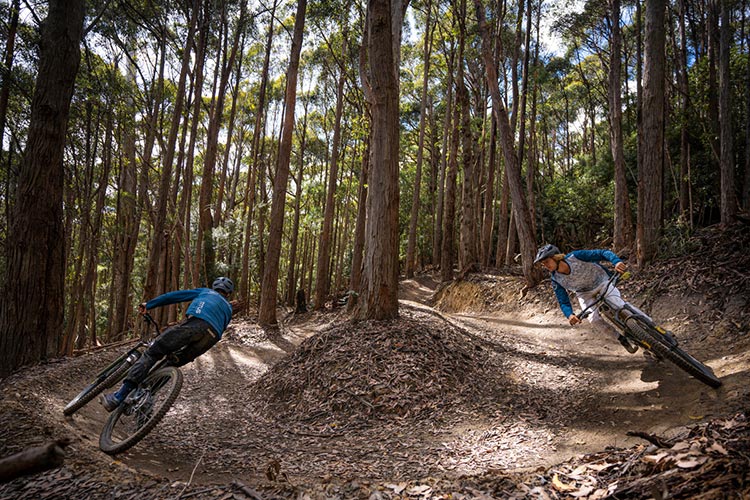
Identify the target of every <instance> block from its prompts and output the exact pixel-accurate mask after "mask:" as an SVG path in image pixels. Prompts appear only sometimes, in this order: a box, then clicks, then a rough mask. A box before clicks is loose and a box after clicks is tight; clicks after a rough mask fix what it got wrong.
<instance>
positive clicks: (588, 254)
mask: <svg viewBox="0 0 750 500" xmlns="http://www.w3.org/2000/svg"><path fill="white" fill-rule="evenodd" d="M602 261H608V262H610V263H612V265H614V267H615V271H617V272H618V273H624V272H625V270H626V269H627V265H626V264H625V263H624V262H623V261H622V259H620V257H618V256H617V254H615V253H614V252H612V251H610V250H574V251H572V252H570V253H568V254H563V253H562V252H560V249H559V248H557V247H556V246H555V245H550V244H547V245H544V246H542V247H541V248H539V250H538V251H537V254H536V258H535V259H534V264H539V263H541V265H542V266H544V267H545V268H546V269H547V270H548V271H550V274H551V276H550V278H551V280H552V289H553V290H554V292H555V296H556V297H557V302H558V303H559V304H560V309H562V312H563V314H565V317H566V318H568V322H569V323H570V324H571V325H576V324H578V323H580V322H581V319H580V318H579V317H578V316H576V315H575V314H574V313H573V307H572V306H571V304H570V296H569V295H568V291H571V292H575V294H576V297H577V298H578V302H579V303H580V306H581V310H584V309H586V308H587V307H588V306H590V305H591V304H592V303H593V302H594V301H595V300H596V296H597V293H598V292H599V291H600V290H601V288H602V287H603V286H606V284H607V281H608V280H609V278H610V274H609V272H608V271H607V270H606V269H605V268H604V267H603V266H602V265H601V264H599V263H600V262H602ZM606 300H607V302H609V303H610V304H612V305H613V306H614V307H615V308H621V307H623V306H624V305H625V301H624V300H623V299H622V297H621V296H620V291H619V290H618V289H617V288H616V287H614V286H610V287H609V290H608V291H607V293H606ZM631 307H632V304H631ZM633 309H634V310H635V311H636V312H638V313H639V314H643V316H645V317H648V316H646V315H645V314H644V313H643V312H642V311H640V310H639V309H637V308H635V307H633ZM589 322H590V323H591V327H592V328H593V329H594V330H597V331H600V332H607V333H608V334H610V335H611V334H614V335H615V336H616V337H617V340H618V341H619V342H620V344H622V346H623V347H624V348H625V349H627V351H628V352H630V353H634V352H636V351H637V350H638V346H636V345H633V344H632V343H631V342H630V341H629V340H628V339H627V338H626V337H625V336H624V335H622V334H621V333H620V332H618V331H617V330H616V329H614V328H613V327H611V326H610V325H609V324H608V323H606V322H605V321H603V320H602V318H601V316H600V315H599V311H597V310H594V311H593V312H592V313H591V315H590V316H589Z"/></svg>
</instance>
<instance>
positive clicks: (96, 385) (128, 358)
mask: <svg viewBox="0 0 750 500" xmlns="http://www.w3.org/2000/svg"><path fill="white" fill-rule="evenodd" d="M146 321H147V322H149V323H152V324H153V326H154V328H155V329H156V335H159V327H158V325H157V324H156V322H155V321H154V320H153V318H151V317H150V316H149V318H148V319H146ZM148 345H149V342H146V341H144V340H141V341H140V342H138V343H137V344H136V345H135V346H134V347H133V348H132V349H130V350H129V351H127V352H125V353H123V354H122V355H121V356H120V357H119V358H117V359H116V360H114V361H112V363H110V364H109V365H108V366H107V367H106V368H104V369H103V370H102V371H100V372H99V373H98V374H97V375H96V377H94V380H93V381H92V382H91V383H90V384H89V385H87V386H86V387H84V389H83V390H82V391H81V392H79V393H78V394H77V395H76V397H74V398H73V399H71V400H70V402H69V403H68V404H67V405H65V408H63V414H64V415H66V416H70V415H72V414H74V413H75V412H77V411H78V410H80V409H81V408H83V407H84V406H86V405H87V404H88V403H89V402H90V401H91V400H93V399H94V398H95V397H96V396H97V395H99V394H100V393H101V392H102V391H104V390H105V389H109V388H110V387H112V386H113V385H115V384H116V383H117V382H119V381H120V380H122V379H123V378H124V377H125V374H127V373H128V370H129V369H130V367H131V366H133V364H134V363H135V362H136V361H138V358H140V357H141V354H143V350H144V349H145V348H146V347H148Z"/></svg>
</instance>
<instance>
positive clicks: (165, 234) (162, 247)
mask: <svg viewBox="0 0 750 500" xmlns="http://www.w3.org/2000/svg"><path fill="white" fill-rule="evenodd" d="M197 6H198V0H194V2H193V9H192V13H191V19H190V27H189V28H188V36H187V40H186V42H185V49H184V50H183V54H182V63H181V64H182V66H181V69H180V76H179V81H178V84H177V88H176V90H175V103H174V110H173V112H172V116H171V119H170V128H169V137H168V139H167V143H166V145H165V148H164V159H163V161H162V168H161V175H160V179H159V191H158V194H157V206H156V212H155V217H154V231H153V240H152V242H151V251H150V252H149V260H148V272H147V275H146V286H145V290H144V296H145V297H146V298H153V297H156V296H157V295H159V294H161V293H164V292H165V291H166V283H167V282H166V279H167V275H166V274H167V273H166V271H167V265H166V263H167V262H169V260H168V258H167V257H168V256H167V254H168V252H167V251H166V250H167V249H168V248H169V245H168V242H169V231H168V228H167V227H166V222H167V208H168V206H167V205H168V200H169V198H170V189H169V187H170V184H171V182H172V168H173V166H174V151H175V144H176V143H177V132H178V130H179V126H180V117H181V116H182V107H183V104H184V100H185V82H186V80H187V73H188V68H189V66H190V59H191V57H190V56H191V54H192V52H193V51H192V47H193V37H194V34H195V28H196V25H197V22H198V8H197ZM165 31H166V30H165ZM162 36H164V37H166V33H163V34H162ZM157 314H159V313H157ZM159 316H160V314H159ZM159 319H160V318H157V321H159Z"/></svg>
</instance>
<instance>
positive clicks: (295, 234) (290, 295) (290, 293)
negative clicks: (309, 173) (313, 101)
mask: <svg viewBox="0 0 750 500" xmlns="http://www.w3.org/2000/svg"><path fill="white" fill-rule="evenodd" d="M308 105H309V99H305V101H304V103H303V108H304V110H305V114H304V115H303V118H302V130H301V133H300V136H301V137H300V146H299V166H298V167H297V178H296V179H295V180H296V183H297V189H296V192H295V196H294V225H293V226H292V244H291V248H290V249H289V271H288V273H287V281H286V288H287V290H286V302H287V305H290V306H291V305H294V300H295V294H296V293H297V289H296V287H295V284H296V282H297V281H296V276H295V267H296V265H297V246H298V245H297V244H298V240H299V219H300V207H301V205H302V174H303V171H304V167H305V145H306V144H307V109H308Z"/></svg>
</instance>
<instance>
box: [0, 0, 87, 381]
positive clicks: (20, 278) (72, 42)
mask: <svg viewBox="0 0 750 500" xmlns="http://www.w3.org/2000/svg"><path fill="white" fill-rule="evenodd" d="M84 11H85V6H84V2H82V1H81V0H69V1H66V2H60V1H58V0H50V2H49V13H48V15H47V19H46V21H45V22H44V26H43V29H42V35H41V42H40V43H41V50H40V59H39V70H38V74H37V83H36V89H35V91H34V96H33V99H32V102H31V119H30V123H29V134H28V140H27V143H26V151H25V153H24V159H23V163H22V165H21V170H20V172H19V176H18V197H17V200H16V206H15V210H14V211H13V214H12V218H11V220H10V223H9V234H8V269H7V273H6V282H5V286H4V291H5V293H4V299H3V300H2V302H1V303H0V377H4V376H6V375H8V374H10V373H11V372H12V371H13V370H14V369H16V368H18V367H19V366H23V365H26V364H29V363H34V362H36V361H39V360H41V359H44V358H46V357H47V356H50V355H54V354H55V353H56V352H57V347H58V346H57V343H58V339H59V336H60V334H61V332H62V325H63V307H64V301H63V294H64V285H65V255H64V248H65V247H64V244H65V243H64V241H63V224H62V222H63V203H62V201H63V175H64V174H63V160H64V158H63V152H64V148H65V134H66V128H67V124H68V114H69V111H70V101H71V98H72V95H73V87H74V84H75V78H76V74H77V73H78V66H79V63H80V58H81V53H80V41H81V36H82V34H83V18H84Z"/></svg>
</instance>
